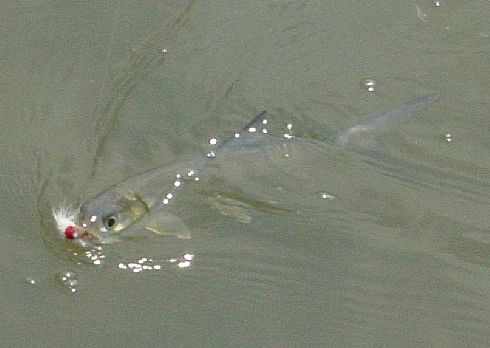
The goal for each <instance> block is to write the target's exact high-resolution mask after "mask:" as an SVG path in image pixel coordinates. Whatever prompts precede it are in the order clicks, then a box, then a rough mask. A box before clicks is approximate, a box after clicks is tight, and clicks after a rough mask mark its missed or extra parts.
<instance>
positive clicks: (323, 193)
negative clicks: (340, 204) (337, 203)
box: [322, 192, 337, 200]
mask: <svg viewBox="0 0 490 348" xmlns="http://www.w3.org/2000/svg"><path fill="white" fill-rule="evenodd" d="M336 198H337V197H335V196H334V195H332V194H330V193H327V192H322V199H329V200H334V199H336Z"/></svg>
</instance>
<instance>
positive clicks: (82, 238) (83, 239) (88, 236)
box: [72, 226, 102, 247]
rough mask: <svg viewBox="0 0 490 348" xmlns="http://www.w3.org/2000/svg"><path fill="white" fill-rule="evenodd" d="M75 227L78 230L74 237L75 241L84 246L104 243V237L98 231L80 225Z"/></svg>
mask: <svg viewBox="0 0 490 348" xmlns="http://www.w3.org/2000/svg"><path fill="white" fill-rule="evenodd" d="M75 228H76V229H77V231H78V233H77V236H76V237H75V238H72V239H73V241H74V242H75V243H77V244H80V245H81V246H83V247H90V246H95V245H100V244H102V238H101V237H100V236H99V235H97V234H96V233H94V232H91V231H89V230H87V229H86V228H83V227H79V226H76V227H75Z"/></svg>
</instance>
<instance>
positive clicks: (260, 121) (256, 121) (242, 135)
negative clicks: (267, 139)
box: [207, 111, 268, 157]
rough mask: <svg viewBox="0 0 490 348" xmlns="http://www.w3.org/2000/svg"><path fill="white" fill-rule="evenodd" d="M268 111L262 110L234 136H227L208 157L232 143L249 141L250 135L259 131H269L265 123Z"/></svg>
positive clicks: (213, 155)
mask: <svg viewBox="0 0 490 348" xmlns="http://www.w3.org/2000/svg"><path fill="white" fill-rule="evenodd" d="M267 117H268V114H267V111H262V112H261V113H260V114H258V115H257V116H255V117H254V118H253V119H252V120H251V121H250V122H249V123H248V124H247V125H246V126H245V127H243V128H242V129H241V130H240V131H239V132H236V133H235V134H233V135H232V136H230V137H228V138H226V139H225V140H224V141H223V142H222V143H221V144H219V145H218V147H217V149H216V150H215V151H211V152H209V153H208V154H207V156H208V157H215V156H216V155H217V154H218V153H219V152H221V151H223V150H224V149H225V148H227V147H228V146H230V145H239V144H244V143H247V139H249V137H250V135H258V134H259V133H260V134H262V133H267V130H266V128H265V125H266V124H267Z"/></svg>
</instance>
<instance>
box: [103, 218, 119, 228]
mask: <svg viewBox="0 0 490 348" xmlns="http://www.w3.org/2000/svg"><path fill="white" fill-rule="evenodd" d="M116 221H117V219H116V217H115V216H114V215H110V216H109V217H107V218H106V219H105V220H104V226H105V228H107V229H108V230H111V229H112V228H113V227H114V225H115V224H116Z"/></svg>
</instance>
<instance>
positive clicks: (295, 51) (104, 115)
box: [0, 0, 490, 347]
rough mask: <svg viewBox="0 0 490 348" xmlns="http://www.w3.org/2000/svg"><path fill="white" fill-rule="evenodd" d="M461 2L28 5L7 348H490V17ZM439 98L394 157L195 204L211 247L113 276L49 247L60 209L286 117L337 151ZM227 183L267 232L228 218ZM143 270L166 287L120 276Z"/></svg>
mask: <svg viewBox="0 0 490 348" xmlns="http://www.w3.org/2000/svg"><path fill="white" fill-rule="evenodd" d="M438 3H439V6H437V5H436V2H435V1H428V0H427V1H425V0H419V1H395V2H390V3H389V4H387V2H386V1H370V2H365V3H364V2H363V3H362V4H361V3H356V2H354V3H347V2H345V1H328V2H321V1H309V2H302V3H301V4H298V2H296V1H282V2H277V3H276V2H275V3H263V2H252V1H243V2H239V3H229V2H214V3H212V4H210V3H206V4H204V3H201V2H172V1H169V2H151V1H150V2H146V3H144V4H141V3H134V2H118V3H117V4H116V5H114V3H113V2H101V3H98V4H64V3H53V2H47V1H44V2H43V1H37V2H31V3H29V2H24V3H23V4H22V5H20V4H17V3H9V2H5V3H4V4H3V6H2V13H1V14H0V19H1V20H0V23H1V24H0V32H1V37H2V38H3V40H2V41H3V44H2V51H1V52H0V72H1V76H2V79H1V80H0V88H1V95H2V97H1V98H0V117H1V128H0V130H1V137H0V146H1V148H0V162H1V163H2V167H1V176H0V177H1V179H0V180H1V181H0V182H1V186H0V190H1V195H2V200H1V202H0V204H1V207H0V250H1V251H0V261H1V262H2V276H3V280H2V283H1V285H0V287H1V291H0V293H1V294H2V295H1V296H2V301H1V302H0V303H1V307H0V312H1V314H0V325H1V327H2V330H1V334H0V337H1V341H2V342H4V345H6V346H10V345H14V344H22V345H24V346H40V345H42V346H67V345H72V346H87V345H89V346H90V345H93V346H95V345H98V346H101V345H102V346H120V345H121V344H122V345H125V346H161V345H162V344H164V345H177V346H196V345H199V346H232V345H240V346H281V347H284V346H286V347H287V346H327V345H328V346H414V345H418V346H428V345H431V346H433V345H435V346H445V347H446V346H484V345H485V343H486V342H488V340H489V334H488V326H489V324H490V316H489V314H488V313H489V312H490V301H489V299H488V298H489V296H488V294H489V292H488V289H489V285H490V284H489V283H490V281H489V279H490V269H489V267H490V252H489V251H488V246H489V243H490V238H489V236H488V231H489V228H490V218H489V215H488V211H489V204H488V197H489V196H490V176H489V174H490V172H489V169H490V155H489V153H488V146H489V145H490V143H489V142H488V134H487V132H488V127H486V124H487V122H488V121H487V119H488V114H489V110H490V106H489V102H488V87H489V84H488V78H487V76H488V74H485V73H484V72H488V54H489V51H490V39H489V38H490V26H489V24H488V2H486V1H465V2H453V1H440V2H438ZM417 6H418V10H417ZM366 78H371V79H374V80H376V81H377V86H376V88H375V91H374V92H368V91H367V89H366V88H364V87H363V86H362V83H361V82H362V81H363V80H364V79H366ZM433 92H440V93H441V95H442V96H443V97H442V99H441V100H440V101H439V102H438V103H436V104H434V105H433V106H432V107H431V108H429V109H428V110H427V111H426V112H425V113H424V114H423V116H422V117H419V118H416V119H414V120H411V121H409V122H407V123H404V124H400V125H399V127H397V128H396V129H395V130H393V131H392V132H389V133H387V134H382V135H379V136H377V137H376V139H377V140H378V145H380V146H381V147H379V148H381V149H383V151H371V150H368V151H365V150H363V148H362V145H363V144H362V143H361V144H359V145H360V147H353V148H342V147H340V146H338V145H336V144H335V143H333V142H330V143H329V142H326V143H325V144H323V145H321V146H320V145H319V146H302V147H300V148H298V149H297V151H296V152H295V153H294V156H295V157H294V158H295V160H294V161H292V162H287V161H281V162H280V163H279V164H276V165H275V166H272V164H271V166H266V165H263V166H261V168H262V171H246V169H248V168H249V167H248V166H243V167H242V168H240V167H233V166H231V167H229V168H228V169H229V170H230V171H231V172H230V175H229V176H227V178H228V179H229V180H228V179H226V180H225V179H223V180H222V181H221V182H218V183H215V185H217V186H212V185H211V186H209V187H204V188H203V190H202V192H201V195H200V196H193V195H190V196H185V195H182V197H181V201H180V203H179V204H178V208H176V209H178V210H179V213H180V214H181V215H182V216H185V218H186V219H187V223H188V224H189V226H190V228H191V230H192V236H193V238H192V239H191V240H185V241H183V240H178V239H174V238H162V237H156V236H155V237H150V238H147V239H143V240H138V241H132V242H127V243H121V244H116V245H112V246H108V247H104V248H103V250H102V251H93V253H92V254H91V255H89V256H92V259H90V257H87V255H86V254H85V253H84V251H83V250H78V249H74V248H73V247H72V246H70V244H69V243H64V242H63V241H59V240H58V239H57V237H56V231H54V230H50V228H49V226H50V224H52V223H53V222H52V221H51V216H50V210H51V209H52V208H54V207H56V206H57V205H58V204H60V203H62V202H67V203H70V204H73V205H76V204H78V203H80V202H81V201H85V200H86V199H88V198H90V197H92V196H93V195H94V194H97V193H98V192H100V191H102V190H104V189H106V188H107V187H109V186H110V185H112V184H114V183H117V182H119V181H121V180H123V179H125V178H127V177H129V176H131V175H134V174H136V173H140V172H142V171H144V170H147V169H150V168H154V167H157V166H160V165H164V164H167V163H172V162H174V161H179V160H182V159H184V158H188V157H189V156H193V155H196V154H199V153H204V151H205V149H203V147H204V148H205V147H206V146H205V144H206V143H207V141H208V139H210V138H212V137H224V136H227V135H229V134H233V132H234V131H236V130H237V129H239V128H241V127H242V126H243V125H245V124H247V122H248V121H249V120H250V119H251V118H252V117H254V116H255V115H256V114H258V113H259V112H260V111H262V110H268V111H269V112H270V113H271V115H272V116H273V119H274V123H273V125H271V129H272V128H274V130H275V132H276V133H278V134H281V132H282V131H284V130H285V129H287V128H285V127H286V125H287V124H288V123H291V124H292V125H293V132H295V133H294V135H298V136H304V137H306V138H308V137H309V138H315V139H317V138H320V137H322V136H323V135H325V134H335V133H336V132H337V131H341V130H344V129H347V128H349V127H351V126H353V125H354V124H356V123H358V122H360V121H361V120H362V119H363V117H365V116H366V115H370V114H373V113H377V112H382V111H387V110H390V109H393V108H396V106H398V105H401V104H403V103H405V102H407V101H409V100H412V99H414V98H416V97H418V96H422V95H426V94H429V93H433ZM272 155H274V154H272ZM251 162H252V163H253V159H250V158H249V159H247V161H244V162H243V163H251ZM233 170H235V171H233ZM238 174H243V175H238ZM231 179H233V180H231ZM218 186H219V187H220V188H221V189H222V190H223V192H224V193H226V194H227V197H228V198H233V199H236V200H238V201H240V202H245V203H246V204H245V207H246V208H247V209H246V211H247V213H248V214H249V216H250V220H251V221H250V222H249V223H243V222H240V221H238V220H237V219H234V218H232V217H230V216H224V215H222V214H220V213H219V211H218V210H216V209H215V208H214V206H213V204H212V203H210V202H208V200H207V197H208V196H209V195H211V194H212V193H213V192H214V191H213V190H215V189H216V187H218ZM278 187H280V188H281V189H278ZM196 197H198V198H196ZM324 197H325V198H324ZM332 197H333V199H332ZM267 199H269V200H273V201H275V202H276V203H277V202H279V207H281V208H284V209H283V210H274V209H272V210H271V209H267V208H266V206H265V205H263V204H262V205H261V204H259V203H257V202H264V200H267ZM254 202H255V204H253V203H254ZM74 253H78V255H74ZM186 253H189V254H192V255H194V257H193V259H192V260H191V261H190V262H189V264H182V263H181V262H185V259H184V255H185V254H186ZM101 256H105V257H104V258H101ZM143 257H146V258H151V259H153V260H154V264H159V265H160V266H161V269H160V270H154V269H153V270H143V271H141V272H137V273H136V272H133V271H131V269H129V268H127V269H122V268H121V266H120V264H122V265H123V266H127V265H128V264H129V263H137V261H138V260H141V258H143ZM173 259H176V260H177V261H175V262H172V260H173ZM94 261H100V262H101V264H100V265H94V264H93V263H94ZM179 263H181V265H182V266H185V267H179ZM66 271H72V272H75V273H76V275H77V279H78V284H77V286H76V291H75V292H74V293H72V292H71V291H70V290H69V289H67V288H66V287H64V286H63V285H62V284H61V282H60V281H59V274H60V273H63V272H66ZM32 281H33V282H34V283H35V284H32Z"/></svg>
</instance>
